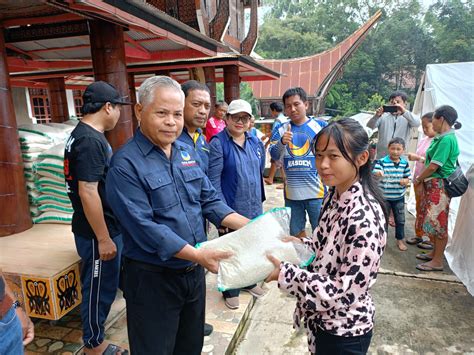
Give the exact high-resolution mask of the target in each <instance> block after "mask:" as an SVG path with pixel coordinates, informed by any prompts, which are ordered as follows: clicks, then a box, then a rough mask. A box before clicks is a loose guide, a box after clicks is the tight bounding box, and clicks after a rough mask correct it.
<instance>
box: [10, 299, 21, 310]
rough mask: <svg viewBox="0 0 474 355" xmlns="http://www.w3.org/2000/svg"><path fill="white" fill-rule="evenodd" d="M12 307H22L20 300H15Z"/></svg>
mask: <svg viewBox="0 0 474 355" xmlns="http://www.w3.org/2000/svg"><path fill="white" fill-rule="evenodd" d="M12 307H13V309H17V308H21V303H20V301H18V300H16V301H15V302H13V304H12Z"/></svg>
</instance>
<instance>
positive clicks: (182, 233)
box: [106, 76, 248, 355]
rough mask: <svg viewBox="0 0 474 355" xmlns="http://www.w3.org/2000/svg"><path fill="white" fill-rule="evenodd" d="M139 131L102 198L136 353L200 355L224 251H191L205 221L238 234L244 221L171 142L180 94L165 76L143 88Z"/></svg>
mask: <svg viewBox="0 0 474 355" xmlns="http://www.w3.org/2000/svg"><path fill="white" fill-rule="evenodd" d="M138 95H139V101H140V104H137V105H136V107H135V113H136V116H137V118H138V120H139V122H140V128H139V130H138V131H137V132H136V134H135V136H134V137H133V139H131V140H130V141H129V142H128V143H127V144H126V145H125V146H124V147H122V148H121V149H120V150H119V151H118V152H117V153H116V154H115V155H114V157H113V159H112V164H111V168H110V171H109V174H108V176H107V185H106V186H107V198H108V200H109V202H110V204H111V206H112V209H113V211H114V213H115V215H116V216H117V219H118V220H119V221H120V225H121V229H122V232H123V242H124V249H123V257H124V268H123V271H124V283H123V288H124V295H125V299H126V302H127V326H128V337H129V341H130V350H131V352H132V353H134V354H140V355H142V354H196V355H197V354H200V353H201V349H202V345H203V331H204V305H205V292H206V284H205V278H204V269H203V267H205V268H207V269H209V270H210V271H211V272H217V269H218V265H219V260H221V259H223V258H225V257H228V256H229V254H228V253H225V252H214V251H209V250H208V251H205V250H202V249H195V248H194V245H196V244H197V243H199V242H203V241H205V240H206V233H205V231H204V218H207V219H208V220H210V221H211V222H212V223H214V224H215V225H217V226H220V225H221V224H222V225H224V226H226V227H229V228H232V229H238V228H240V227H242V226H244V225H245V224H246V223H247V222H248V219H247V218H245V217H243V216H241V215H239V214H237V213H235V212H234V211H233V210H232V209H230V208H229V207H227V205H225V204H224V203H223V202H221V201H220V200H219V198H218V196H217V193H216V191H215V189H214V188H213V187H212V185H211V183H210V181H209V179H208V178H207V177H206V175H205V174H204V172H203V171H202V170H201V168H200V167H199V165H198V163H197V160H196V154H195V151H194V149H193V148H192V147H190V146H188V145H187V144H184V143H182V142H179V141H177V138H178V137H179V135H180V134H181V131H182V129H183V124H184V123H183V108H184V94H183V92H182V91H181V87H180V86H179V84H178V83H177V82H176V81H174V80H172V79H170V78H168V77H163V76H161V77H160V76H158V77H152V78H149V79H147V80H145V81H144V82H143V84H142V85H141V87H140V89H139V91H138Z"/></svg>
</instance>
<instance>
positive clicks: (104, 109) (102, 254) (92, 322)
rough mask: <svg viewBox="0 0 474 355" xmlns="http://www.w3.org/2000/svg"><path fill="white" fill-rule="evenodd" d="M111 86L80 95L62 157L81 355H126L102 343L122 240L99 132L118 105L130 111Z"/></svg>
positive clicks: (108, 151)
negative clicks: (76, 268) (78, 114)
mask: <svg viewBox="0 0 474 355" xmlns="http://www.w3.org/2000/svg"><path fill="white" fill-rule="evenodd" d="M130 104H131V103H129V102H127V101H126V100H125V98H124V97H121V96H120V94H119V93H118V91H117V90H116V89H115V88H114V87H113V86H112V85H110V84H108V83H106V82H103V81H98V82H95V83H93V84H91V85H89V86H88V87H87V89H86V91H85V92H84V95H83V106H82V109H81V111H82V114H83V115H84V117H83V118H82V120H81V122H79V124H78V125H77V127H76V128H75V129H74V130H73V131H72V132H71V136H70V137H69V139H68V140H67V143H66V147H65V152H64V175H65V179H66V188H67V192H68V195H69V199H70V200H71V203H72V206H73V208H74V215H73V218H72V232H73V234H74V240H75V243H76V249H77V252H78V254H79V256H80V257H81V259H82V268H81V286H82V303H81V318H82V329H83V337H82V338H83V341H84V346H85V349H84V350H85V353H86V354H102V353H104V354H126V353H128V352H127V351H126V350H123V349H121V348H119V347H118V346H116V345H113V344H108V343H107V342H104V335H105V334H104V324H105V320H106V319H107V315H108V314H109V311H110V307H111V305H112V302H113V301H114V299H115V294H116V292H117V287H118V284H119V276H120V256H121V252H122V236H121V234H120V230H119V227H118V225H117V221H116V219H115V217H114V215H113V213H112V210H111V209H110V206H109V205H108V204H107V201H106V199H105V178H106V175H107V170H108V168H109V162H110V158H111V156H112V148H111V147H110V145H109V143H108V142H107V139H106V138H105V135H104V132H105V131H110V130H112V129H113V128H114V127H115V125H116V124H117V121H118V120H119V117H120V109H121V107H122V105H130Z"/></svg>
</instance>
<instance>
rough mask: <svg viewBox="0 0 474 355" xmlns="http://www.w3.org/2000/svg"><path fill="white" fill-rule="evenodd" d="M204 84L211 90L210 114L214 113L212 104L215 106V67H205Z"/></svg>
mask: <svg viewBox="0 0 474 355" xmlns="http://www.w3.org/2000/svg"><path fill="white" fill-rule="evenodd" d="M204 75H205V76H206V85H207V87H208V88H209V90H210V91H211V115H214V106H216V100H217V99H216V68H214V67H205V68H204Z"/></svg>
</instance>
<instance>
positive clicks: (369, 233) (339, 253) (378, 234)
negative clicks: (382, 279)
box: [267, 119, 386, 355]
mask: <svg viewBox="0 0 474 355" xmlns="http://www.w3.org/2000/svg"><path fill="white" fill-rule="evenodd" d="M368 148H369V142H368V136H367V133H366V132H365V131H364V129H363V128H362V126H361V125H360V124H359V123H358V122H356V121H355V120H352V119H342V120H339V121H336V122H333V123H331V124H329V125H328V126H327V127H326V128H324V129H323V130H322V131H321V132H320V133H319V134H318V136H317V137H316V139H315V141H314V143H313V149H314V151H315V156H316V168H317V170H318V173H319V175H320V177H321V179H322V181H323V183H324V184H325V185H327V186H330V187H332V189H331V193H330V194H329V195H328V196H327V197H326V199H325V201H324V203H323V208H322V212H321V217H320V221H319V225H318V227H317V228H316V230H315V231H314V234H313V238H312V239H306V240H304V241H302V242H304V243H306V244H307V245H308V246H309V247H310V248H311V249H312V250H313V251H314V252H315V254H316V257H315V259H314V261H313V262H312V263H311V265H309V266H308V269H307V270H304V269H301V268H299V267H298V266H296V265H293V264H290V263H285V262H280V261H279V260H277V259H276V258H274V257H272V256H269V259H270V260H271V261H272V262H273V263H274V265H275V270H274V271H273V272H272V274H271V275H270V276H269V277H268V278H267V281H272V280H278V287H279V288H280V289H281V290H282V291H284V292H287V293H289V294H291V295H294V296H296V302H297V303H296V310H295V314H294V322H295V326H297V327H299V326H300V324H301V321H303V325H304V327H305V328H306V329H307V332H308V343H309V350H310V351H311V353H313V354H318V355H319V354H328V355H334V354H366V353H367V350H368V348H369V345H370V340H371V337H372V328H373V324H374V323H373V321H374V312H375V310H374V304H373V301H372V297H371V295H370V293H369V289H370V287H371V286H372V285H373V284H374V283H375V279H376V277H377V272H378V269H379V266H380V258H381V256H382V254H383V250H384V247H385V242H386V219H385V208H384V206H385V205H384V202H383V197H382V195H381V193H380V191H379V189H378V186H377V184H376V183H375V182H374V180H373V177H372V174H371V171H370V161H369V153H368ZM300 242H301V241H300Z"/></svg>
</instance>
